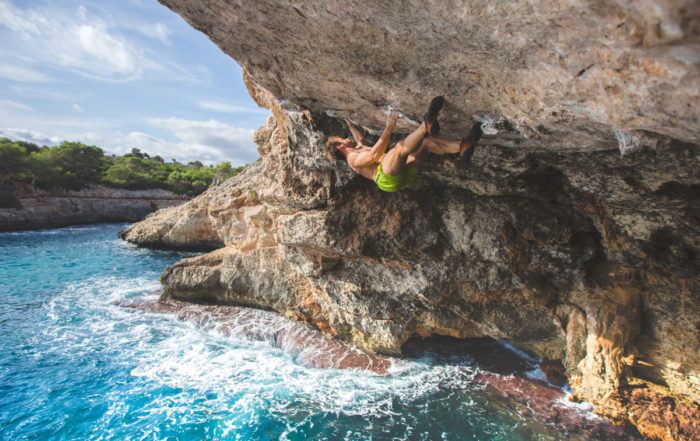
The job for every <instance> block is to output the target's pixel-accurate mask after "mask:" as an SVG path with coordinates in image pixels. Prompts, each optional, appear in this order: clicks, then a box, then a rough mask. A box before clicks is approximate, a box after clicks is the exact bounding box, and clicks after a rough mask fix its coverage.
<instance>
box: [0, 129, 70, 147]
mask: <svg viewBox="0 0 700 441" xmlns="http://www.w3.org/2000/svg"><path fill="white" fill-rule="evenodd" d="M0 138H10V139H11V140H13V141H27V142H32V143H34V144H37V145H50V146H54V145H58V144H60V143H61V142H62V141H63V139H61V138H59V137H56V136H49V135H46V134H45V133H42V132H39V131H36V130H27V129H17V128H0Z"/></svg>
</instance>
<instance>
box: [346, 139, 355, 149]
mask: <svg viewBox="0 0 700 441" xmlns="http://www.w3.org/2000/svg"><path fill="white" fill-rule="evenodd" d="M343 146H344V147H346V148H349V149H354V148H355V147H357V143H356V142H355V140H353V139H350V138H345V139H344V140H343Z"/></svg>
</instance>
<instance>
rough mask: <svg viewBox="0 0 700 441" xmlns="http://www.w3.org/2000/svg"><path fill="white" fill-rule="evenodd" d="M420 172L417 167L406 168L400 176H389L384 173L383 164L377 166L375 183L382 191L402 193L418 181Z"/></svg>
mask: <svg viewBox="0 0 700 441" xmlns="http://www.w3.org/2000/svg"><path fill="white" fill-rule="evenodd" d="M419 173H420V170H419V169H418V168H417V167H410V166H408V167H406V168H404V170H403V172H401V174H400V175H398V176H391V175H387V174H385V173H384V172H383V171H382V164H379V165H378V166H377V176H375V178H374V182H376V183H377V187H379V189H380V190H382V191H388V192H394V191H400V190H403V189H405V188H408V187H410V186H411V185H412V184H413V183H414V182H416V179H417V178H418V174H419Z"/></svg>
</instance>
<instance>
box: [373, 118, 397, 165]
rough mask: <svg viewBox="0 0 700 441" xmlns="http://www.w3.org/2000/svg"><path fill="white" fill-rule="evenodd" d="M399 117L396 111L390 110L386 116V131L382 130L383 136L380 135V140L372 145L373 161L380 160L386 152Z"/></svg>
mask: <svg viewBox="0 0 700 441" xmlns="http://www.w3.org/2000/svg"><path fill="white" fill-rule="evenodd" d="M397 118H398V115H397V114H396V112H390V113H389V116H388V117H387V118H386V126H385V127H384V132H382V136H380V137H379V140H378V141H377V142H376V144H374V147H372V153H371V155H372V160H373V161H375V162H377V161H379V158H381V157H382V155H383V154H384V152H386V148H387V147H388V146H389V139H390V138H391V133H392V132H393V131H394V128H395V127H396V120H397Z"/></svg>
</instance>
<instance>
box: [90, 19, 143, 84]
mask: <svg viewBox="0 0 700 441" xmlns="http://www.w3.org/2000/svg"><path fill="white" fill-rule="evenodd" d="M77 32H78V36H79V37H78V38H79V40H80V43H81V45H82V49H83V50H84V51H85V54H88V55H89V56H87V57H86V56H85V54H79V60H81V61H83V62H87V63H83V64H87V65H86V66H84V67H85V68H86V69H90V68H93V69H94V64H99V65H100V67H101V68H100V69H99V70H101V71H103V70H106V71H107V73H109V71H113V72H115V73H120V74H127V75H130V74H136V73H138V71H139V69H138V67H137V66H136V60H135V58H136V57H137V56H138V55H137V54H136V53H135V51H134V50H133V49H132V48H129V47H128V45H127V44H126V43H125V42H123V41H120V40H119V39H117V38H115V37H113V36H111V35H109V33H108V31H107V29H105V27H104V25H102V24H98V25H81V26H79V27H78V28H77ZM90 56H92V58H91V57H90ZM95 61H98V62H99V63H95Z"/></svg>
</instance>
